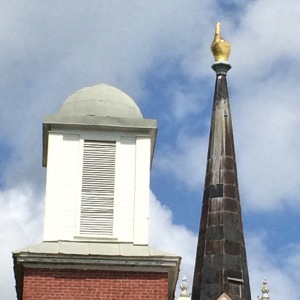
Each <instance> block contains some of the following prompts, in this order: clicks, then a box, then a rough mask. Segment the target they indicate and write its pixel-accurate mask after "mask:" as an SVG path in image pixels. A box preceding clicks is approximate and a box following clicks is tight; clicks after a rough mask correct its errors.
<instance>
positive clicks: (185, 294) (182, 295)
mask: <svg viewBox="0 0 300 300" xmlns="http://www.w3.org/2000/svg"><path fill="white" fill-rule="evenodd" d="M180 289H181V293H180V296H179V298H178V300H183V299H185V300H188V299H191V298H190V295H189V293H188V285H187V283H186V277H185V276H183V277H182V282H181V285H180ZM187 298H188V299H187Z"/></svg>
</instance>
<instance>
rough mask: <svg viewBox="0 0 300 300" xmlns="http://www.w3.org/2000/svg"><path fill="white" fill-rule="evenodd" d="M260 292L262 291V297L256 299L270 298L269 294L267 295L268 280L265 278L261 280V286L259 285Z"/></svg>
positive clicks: (267, 299)
mask: <svg viewBox="0 0 300 300" xmlns="http://www.w3.org/2000/svg"><path fill="white" fill-rule="evenodd" d="M261 292H262V297H261V298H259V297H258V299H259V300H269V299H270V296H269V292H270V289H269V287H268V282H267V280H266V279H264V281H263V286H262V287H261Z"/></svg>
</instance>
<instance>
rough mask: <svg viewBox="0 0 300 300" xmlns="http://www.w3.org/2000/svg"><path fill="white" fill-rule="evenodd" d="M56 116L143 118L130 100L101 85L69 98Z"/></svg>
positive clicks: (109, 87)
mask: <svg viewBox="0 0 300 300" xmlns="http://www.w3.org/2000/svg"><path fill="white" fill-rule="evenodd" d="M58 115H61V116H72V117H75V116H76V117H83V116H98V117H115V118H139V119H142V118H143V115H142V113H141V111H140V109H139V107H138V106H137V105H136V103H135V102H134V100H133V99H132V98H130V97H129V96H128V95H126V94H125V93H124V92H122V91H120V90H118V89H116V88H114V87H112V86H110V85H107V84H103V83H101V84H97V85H93V86H90V87H85V88H83V89H81V90H79V91H77V92H75V93H74V94H72V95H71V96H69V97H68V98H67V99H66V101H65V102H64V104H63V105H62V107H61V108H60V110H59V112H58Z"/></svg>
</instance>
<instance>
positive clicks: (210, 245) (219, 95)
mask: <svg viewBox="0 0 300 300" xmlns="http://www.w3.org/2000/svg"><path fill="white" fill-rule="evenodd" d="M223 41H224V40H223ZM212 68H213V69H214V71H215V72H216V84H215V95H214V103H213V112H212V118H211V131H210V138H209V149H208V157H207V169H206V177H205V186H204V195H203V204H202V215H201V222H200V230H199V239H198V246H197V252H196V263H195V272H194V280H193V291H192V300H217V299H220V300H222V299H226V300H227V299H232V300H251V296H250V286H249V277H248V270H247V260H246V251H245V242H244V234H243V225H242V214H241V205H240V197H239V190H238V179H237V169H236V158H235V149H234V140H233V130H232V121H231V112H230V104H229V97H228V89H227V79H226V75H227V71H228V70H229V69H230V68H231V66H230V64H229V63H228V62H226V61H216V62H215V63H214V64H213V66H212Z"/></svg>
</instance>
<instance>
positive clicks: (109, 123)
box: [43, 84, 157, 245]
mask: <svg viewBox="0 0 300 300" xmlns="http://www.w3.org/2000/svg"><path fill="white" fill-rule="evenodd" d="M156 133H157V123H156V120H151V119H144V118H143V116H142V113H141V111H140V109H139V108H138V106H137V105H136V103H135V102H134V100H133V99H131V98H130V97H129V96H128V95H126V94H125V93H123V92H122V91H120V90H118V89H116V88H114V87H112V86H109V85H106V84H99V85H95V86H91V87H87V88H83V89H81V90H79V91H77V92H76V93H74V94H72V95H71V96H70V97H68V98H67V100H66V101H65V102H64V104H63V105H62V107H61V109H60V110H59V112H58V113H57V114H55V115H51V116H46V117H45V120H44V124H43V166H45V167H47V182H46V204H45V222H44V241H63V240H64V241H78V240H87V241H93V240H95V241H100V240H105V241H112V242H113V241H115V242H126V243H133V244H137V245H147V244H148V210H149V181H150V167H151V162H152V157H153V152H154V145H155V139H156Z"/></svg>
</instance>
